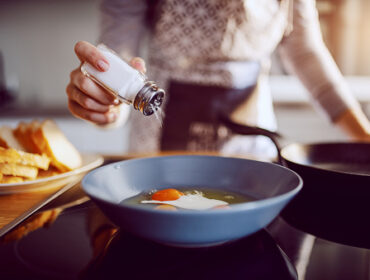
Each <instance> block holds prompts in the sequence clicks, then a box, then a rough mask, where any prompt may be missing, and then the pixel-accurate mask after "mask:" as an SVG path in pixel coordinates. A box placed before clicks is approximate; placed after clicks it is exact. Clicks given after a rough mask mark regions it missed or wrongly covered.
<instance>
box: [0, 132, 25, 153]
mask: <svg viewBox="0 0 370 280" xmlns="http://www.w3.org/2000/svg"><path fill="white" fill-rule="evenodd" d="M0 146H1V147H4V148H13V149H16V150H19V151H26V149H25V147H24V146H23V145H22V143H21V142H19V141H18V139H17V138H16V137H15V135H14V134H13V129H11V128H10V127H8V126H2V127H0Z"/></svg>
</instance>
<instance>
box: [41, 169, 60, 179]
mask: <svg viewBox="0 0 370 280" xmlns="http://www.w3.org/2000/svg"><path fill="white" fill-rule="evenodd" d="M61 173H62V172H61V171H59V170H58V169H56V168H55V167H53V166H50V168H49V169H48V170H39V174H38V175H37V179H42V178H46V177H51V176H55V175H58V174H61Z"/></svg>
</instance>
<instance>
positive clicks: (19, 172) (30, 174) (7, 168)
mask: <svg viewBox="0 0 370 280" xmlns="http://www.w3.org/2000/svg"><path fill="white" fill-rule="evenodd" d="M38 171H39V170H38V168H37V167H33V166H27V165H21V164H16V163H0V173H2V174H3V175H11V176H17V177H25V178H27V179H32V180H33V179H36V177H37V173H38Z"/></svg>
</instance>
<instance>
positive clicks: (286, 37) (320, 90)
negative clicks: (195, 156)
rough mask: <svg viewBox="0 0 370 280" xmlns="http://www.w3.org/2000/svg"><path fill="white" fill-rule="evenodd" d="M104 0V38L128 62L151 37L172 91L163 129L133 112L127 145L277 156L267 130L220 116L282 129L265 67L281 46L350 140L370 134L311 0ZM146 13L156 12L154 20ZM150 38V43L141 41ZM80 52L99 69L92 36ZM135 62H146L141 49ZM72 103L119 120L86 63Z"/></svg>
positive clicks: (156, 67)
mask: <svg viewBox="0 0 370 280" xmlns="http://www.w3.org/2000/svg"><path fill="white" fill-rule="evenodd" d="M156 2H158V3H155V4H150V5H148V4H147V1H144V0H143V1H135V0H125V1H120V0H111V1H109V0H106V1H103V3H102V6H101V11H102V24H101V26H102V28H101V37H100V41H101V42H103V43H105V44H106V45H108V46H109V47H110V48H112V49H114V50H115V51H116V52H118V53H120V54H121V55H122V56H123V57H124V58H125V59H126V60H127V61H128V60H130V59H131V58H132V57H134V56H137V55H139V50H141V49H142V46H143V45H145V46H146V48H145V51H146V53H147V61H148V62H149V63H148V66H149V71H148V75H149V77H150V79H152V80H155V81H156V82H157V83H159V85H160V86H162V87H164V88H165V89H166V90H167V97H166V99H167V101H168V102H167V104H166V105H165V111H166V118H165V120H164V126H163V129H161V127H160V124H159V123H158V121H156V119H155V118H146V117H142V115H141V114H140V113H139V112H132V113H131V116H130V119H131V120H130V121H131V123H132V124H133V125H132V127H133V128H134V129H131V132H130V141H129V143H130V147H129V148H130V149H129V150H130V151H132V152H151V151H156V150H159V149H162V150H217V151H221V152H226V153H254V154H257V155H259V156H271V155H272V154H273V153H274V149H273V147H272V145H271V143H270V142H269V140H266V139H261V137H246V136H244V137H240V136H234V135H231V134H230V133H229V132H228V131H227V130H225V129H224V128H223V127H222V126H220V125H219V124H218V121H217V119H218V115H220V114H227V115H228V117H231V118H233V119H234V120H236V121H238V122H242V123H248V124H252V125H258V126H261V127H265V128H268V129H272V130H274V129H275V128H276V124H275V118H274V114H273V109H272V101H271V96H270V92H269V89H268V82H267V74H268V71H269V66H270V55H271V53H272V52H273V51H274V49H275V48H276V47H278V48H279V51H280V53H281V56H282V59H283V62H284V63H285V64H286V65H287V69H288V70H289V72H290V73H293V74H295V75H297V76H298V78H299V79H300V80H301V81H302V83H303V84H304V85H305V86H306V88H307V89H308V91H309V92H310V94H311V97H312V98H311V99H312V100H313V101H314V104H315V105H317V106H318V107H320V108H321V109H323V111H324V112H325V113H326V115H327V116H328V117H329V119H330V120H331V121H332V122H333V123H334V124H336V125H338V126H339V127H341V128H342V129H343V130H344V131H345V132H347V133H348V134H349V135H350V136H351V137H352V138H353V139H356V140H369V139H370V136H369V135H370V124H369V121H368V120H367V118H366V117H365V116H364V114H363V113H362V111H361V109H360V106H359V104H358V103H357V102H356V100H355V99H354V98H353V96H352V95H351V93H350V90H349V89H348V87H347V85H346V84H345V82H344V80H343V77H342V76H341V74H340V72H339V71H338V69H337V67H336V65H335V63H334V61H333V59H332V58H331V56H330V54H329V52H328V50H327V49H326V47H325V45H324V43H323V41H322V38H321V33H320V27H319V22H318V15H317V11H316V8H315V3H314V1H313V0H294V1H293V0H281V1H276V0H263V1H242V0H233V1H175V0H163V1H156ZM148 18H149V20H148ZM143 41H144V42H143ZM75 52H76V54H77V56H78V57H79V58H80V60H81V62H84V61H88V62H90V63H91V64H92V65H95V66H96V67H97V68H98V69H100V70H101V71H104V70H105V69H107V68H108V67H109V65H108V63H107V61H106V60H105V58H104V57H103V56H102V55H101V54H100V53H99V52H98V51H97V50H96V48H95V47H94V46H92V45H90V44H88V43H87V42H78V43H77V44H76V46H75ZM131 64H132V65H133V66H134V67H136V68H137V69H139V70H141V71H145V63H144V61H143V60H142V59H140V58H134V59H133V60H131ZM67 94H68V98H69V107H70V110H71V112H72V113H73V114H74V115H75V116H77V117H80V118H82V119H86V120H89V121H92V122H94V123H97V124H110V123H117V121H116V120H117V119H118V117H119V116H120V115H121V116H122V115H123V114H124V112H122V111H127V110H128V106H125V105H124V106H121V113H117V108H116V105H117V103H115V102H117V101H115V100H114V99H113V98H112V97H111V96H110V95H107V94H106V93H105V92H104V90H103V89H102V88H100V87H99V86H98V85H96V84H95V83H93V82H92V81H91V80H89V79H88V78H86V77H84V76H83V75H82V73H81V72H80V70H79V68H77V69H76V70H74V71H73V72H72V73H71V81H70V83H69V85H68V87H67Z"/></svg>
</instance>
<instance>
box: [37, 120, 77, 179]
mask: <svg viewBox="0 0 370 280" xmlns="http://www.w3.org/2000/svg"><path fill="white" fill-rule="evenodd" d="M32 138H33V141H34V143H35V144H37V146H38V147H39V149H40V150H41V152H42V153H45V154H46V155H47V156H49V157H50V158H51V164H52V165H53V166H55V167H56V168H57V169H58V170H59V171H61V172H66V171H70V170H72V169H75V168H78V167H80V166H81V156H80V154H79V152H78V151H77V150H76V148H75V147H74V146H73V145H72V144H71V143H70V142H69V141H68V139H67V138H66V136H65V135H64V134H63V132H62V131H61V130H60V129H59V127H58V126H57V124H56V123H55V122H54V121H52V120H45V121H43V122H42V123H41V125H40V126H39V127H38V128H37V129H36V131H35V132H34V133H33V134H32Z"/></svg>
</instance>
